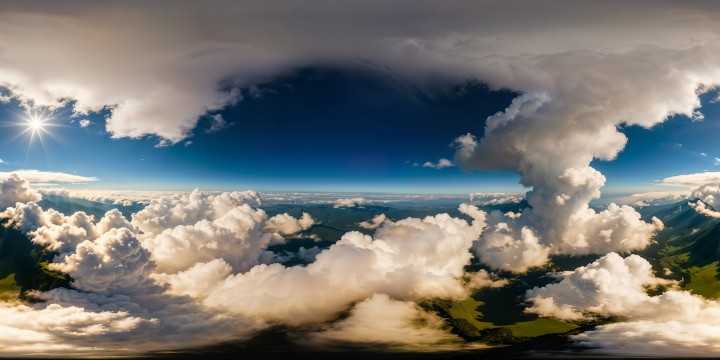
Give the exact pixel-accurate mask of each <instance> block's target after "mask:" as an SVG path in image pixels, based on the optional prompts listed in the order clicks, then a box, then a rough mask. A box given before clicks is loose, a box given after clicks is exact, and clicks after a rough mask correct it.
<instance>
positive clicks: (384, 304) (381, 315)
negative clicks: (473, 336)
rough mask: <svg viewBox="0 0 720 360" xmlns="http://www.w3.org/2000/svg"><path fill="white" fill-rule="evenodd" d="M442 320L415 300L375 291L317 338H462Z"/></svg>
mask: <svg viewBox="0 0 720 360" xmlns="http://www.w3.org/2000/svg"><path fill="white" fill-rule="evenodd" d="M444 326H445V324H444V322H443V321H442V319H440V318H439V317H438V316H437V315H435V314H432V313H428V312H425V311H423V310H422V309H421V308H420V307H419V306H418V305H417V304H415V303H414V302H411V301H398V300H393V299H391V298H390V297H389V296H387V295H385V294H375V295H373V296H372V297H370V298H369V299H367V300H364V301H362V302H360V303H358V304H357V305H355V307H354V308H353V309H352V310H351V311H350V316H349V317H348V318H347V319H344V320H342V321H340V322H339V323H337V324H333V325H332V326H331V327H330V328H328V329H326V330H325V331H323V332H321V333H318V334H315V336H314V337H315V340H320V341H323V340H325V341H327V340H332V341H347V342H354V343H375V344H378V343H380V344H395V345H397V344H402V345H414V346H419V345H432V344H436V343H438V342H440V341H448V340H455V341H458V340H460V338H458V337H457V336H454V335H450V334H448V333H447V332H446V331H445V330H444V329H443V327H444Z"/></svg>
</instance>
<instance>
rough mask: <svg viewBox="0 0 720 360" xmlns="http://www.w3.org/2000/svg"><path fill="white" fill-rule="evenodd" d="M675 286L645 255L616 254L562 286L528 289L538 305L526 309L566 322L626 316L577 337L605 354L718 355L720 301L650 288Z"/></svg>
mask: <svg viewBox="0 0 720 360" xmlns="http://www.w3.org/2000/svg"><path fill="white" fill-rule="evenodd" d="M672 284H673V282H672V281H669V280H665V279H662V278H658V277H655V275H654V274H653V272H652V266H651V265H650V263H649V262H647V261H646V260H645V259H643V258H641V257H640V256H637V255H630V256H628V257H626V258H622V257H621V256H620V255H618V254H615V253H610V254H608V255H606V256H603V257H602V258H600V259H598V260H597V261H595V262H593V263H591V264H589V265H587V266H582V267H579V268H577V269H575V271H573V272H570V273H569V274H565V275H563V278H562V280H561V281H560V282H559V283H555V284H550V285H547V286H545V287H542V288H535V289H533V290H530V291H528V293H527V295H526V296H527V298H528V300H529V301H530V302H531V303H532V306H531V307H529V308H528V309H527V310H526V311H528V312H531V313H536V314H539V315H541V316H553V317H556V318H560V319H565V320H578V319H585V318H588V317H593V316H597V315H601V316H620V317H623V318H625V319H626V320H624V321H621V322H617V323H613V324H608V325H601V326H598V327H597V328H596V330H593V331H589V332H585V333H583V334H580V335H576V336H574V339H575V340H579V341H580V342H581V343H584V344H587V345H589V346H593V347H599V349H597V351H599V352H601V353H610V354H616V355H625V356H627V355H639V354H642V355H644V356H662V357H667V356H717V354H718V353H719V352H720V347H718V346H717V339H718V335H717V334H718V330H719V327H718V323H720V303H719V302H717V301H714V300H707V299H705V298H703V297H701V296H697V295H693V294H691V293H689V292H687V291H679V290H668V291H665V292H664V293H662V294H660V295H654V296H652V295H648V292H647V288H648V287H653V286H657V285H672Z"/></svg>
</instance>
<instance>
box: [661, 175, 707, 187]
mask: <svg viewBox="0 0 720 360" xmlns="http://www.w3.org/2000/svg"><path fill="white" fill-rule="evenodd" d="M661 184H662V185H667V186H682V187H688V188H696V187H700V186H703V185H714V184H720V172H702V173H695V174H687V175H677V176H671V177H668V178H665V179H663V180H662V181H661Z"/></svg>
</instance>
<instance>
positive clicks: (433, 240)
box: [0, 190, 505, 356]
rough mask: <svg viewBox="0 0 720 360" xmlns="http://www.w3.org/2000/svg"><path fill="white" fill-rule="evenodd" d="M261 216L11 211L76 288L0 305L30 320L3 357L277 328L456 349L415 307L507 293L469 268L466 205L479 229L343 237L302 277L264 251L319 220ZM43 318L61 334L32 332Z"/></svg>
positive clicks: (247, 210) (221, 205)
mask: <svg viewBox="0 0 720 360" xmlns="http://www.w3.org/2000/svg"><path fill="white" fill-rule="evenodd" d="M259 203H260V199H259V198H258V196H257V194H256V193H255V192H252V191H245V192H226V193H204V192H202V191H199V190H195V191H193V192H190V193H185V194H177V195H173V196H168V197H161V198H159V199H155V200H153V201H151V202H150V203H148V204H147V206H146V207H145V208H144V209H143V210H141V211H139V212H137V213H135V214H133V216H132V221H128V220H127V219H125V217H123V216H122V214H121V213H120V212H119V211H118V210H112V211H109V212H107V213H106V214H105V215H104V216H103V217H102V218H100V219H99V220H96V219H95V218H94V217H93V216H90V215H87V214H85V213H83V212H76V213H74V214H71V215H64V214H62V213H59V212H57V211H55V210H52V209H50V210H44V209H42V208H41V207H40V206H38V205H37V204H36V203H34V202H28V203H18V204H16V205H15V206H14V207H10V208H8V209H7V210H6V211H4V212H3V213H0V217H3V218H6V219H8V221H7V222H6V223H5V225H6V226H14V227H16V228H18V229H20V230H21V231H23V232H25V233H27V235H28V237H29V238H30V240H31V241H32V242H33V243H35V244H37V245H40V246H43V247H44V248H46V249H47V250H48V251H53V252H55V253H56V254H57V255H56V256H55V257H54V258H53V260H52V262H51V263H50V264H48V268H49V269H52V270H55V271H60V272H63V273H66V274H68V275H69V276H70V277H71V279H72V282H71V286H72V287H73V288H72V289H55V290H51V291H48V292H33V293H31V294H30V295H31V296H32V297H34V298H35V299H36V300H38V302H36V303H35V304H34V305H32V307H30V306H29V305H9V304H2V305H0V313H2V312H3V311H4V310H6V311H7V312H9V313H11V314H12V316H7V317H6V319H14V320H18V319H20V320H23V321H22V322H21V323H18V324H14V323H11V322H8V321H4V320H2V319H0V328H2V329H4V330H6V333H8V334H18V336H20V335H22V336H24V339H30V340H28V343H27V344H24V343H20V342H18V343H16V345H13V346H9V347H7V348H0V349H2V351H0V353H2V354H26V351H28V350H27V349H29V348H30V347H33V346H34V347H36V348H39V349H46V350H47V351H48V352H52V353H57V354H59V355H65V356H68V355H85V354H93V355H98V354H104V355H111V354H127V353H128V352H129V351H130V352H139V351H147V350H153V349H171V348H174V347H179V346H193V345H200V344H209V343H215V342H219V341H223V340H228V339H231V338H238V337H240V338H242V337H243V336H247V335H248V334H251V333H253V332H254V331H256V330H257V329H260V328H263V327H265V326H267V325H268V324H273V323H285V324H291V325H297V324H319V325H322V326H321V327H320V328H321V329H323V331H321V333H318V334H316V336H315V338H316V339H324V341H329V340H331V339H332V340H335V341H353V342H375V341H376V340H377V336H376V335H373V334H377V333H382V332H385V333H387V334H395V335H397V336H395V335H393V337H386V342H390V343H393V344H396V343H403V344H412V345H417V344H430V343H433V342H435V341H440V340H443V339H452V338H454V337H453V336H451V335H448V334H446V333H445V332H444V331H443V328H442V321H440V320H439V319H438V318H437V317H435V316H434V315H430V314H428V313H426V312H424V311H422V310H420V309H419V308H418V307H417V305H415V304H414V303H412V302H413V301H418V300H421V299H425V298H432V297H442V298H454V299H459V298H463V297H465V296H467V295H468V294H469V293H470V291H471V290H472V289H476V288H478V287H484V286H502V285H504V283H505V282H503V281H502V280H498V279H497V278H496V277H495V276H494V275H492V274H489V273H488V272H486V271H484V270H483V271H479V272H467V271H466V269H465V267H466V265H468V264H469V263H470V260H471V258H472V253H471V252H470V249H471V246H472V243H473V241H475V239H477V237H478V236H479V234H480V233H481V232H482V231H483V228H484V226H485V222H484V220H485V213H484V212H482V211H480V210H478V209H477V208H476V207H474V206H471V205H465V204H463V205H461V206H460V207H459V210H460V212H461V213H463V214H464V216H465V217H467V218H469V219H471V222H468V221H467V220H465V219H460V218H453V217H450V216H449V215H447V214H439V215H435V216H428V217H426V218H423V219H417V218H407V219H403V220H400V221H397V222H392V221H389V220H385V221H383V222H382V224H381V225H379V227H378V228H377V229H376V231H375V234H374V235H373V236H372V237H371V236H367V235H363V234H361V233H359V232H349V233H347V234H345V235H344V236H343V237H342V239H341V240H340V241H338V242H337V243H335V244H333V245H332V246H331V247H330V248H328V249H324V250H321V249H319V248H318V247H314V248H310V249H305V248H301V249H300V250H298V251H297V254H294V256H295V257H298V258H304V259H305V261H306V262H308V264H307V265H302V266H291V267H286V266H283V265H281V264H278V263H272V262H273V261H274V260H277V259H278V255H279V256H280V257H282V256H289V255H290V254H273V253H271V252H269V251H267V246H268V245H269V244H270V243H271V242H272V241H273V239H277V237H279V236H281V235H280V234H290V233H291V232H292V231H296V230H301V229H304V228H307V227H308V226H311V224H313V223H314V219H312V217H310V215H308V214H304V215H303V217H301V218H300V219H296V218H292V217H290V216H289V215H287V214H280V215H276V216H273V217H269V218H268V216H267V215H266V214H265V212H264V211H263V210H262V209H258V208H256V207H255V206H259ZM290 295H292V298H293V301H287V299H288V298H289V296H290ZM351 309H353V310H351ZM347 310H351V316H350V317H349V318H346V319H344V320H340V321H335V320H336V319H337V317H338V316H339V315H340V314H341V313H342V312H344V311H347ZM55 311H57V313H55ZM44 312H47V314H48V315H52V316H55V322H54V323H53V324H54V325H53V326H55V327H49V326H46V325H45V323H43V322H32V321H30V320H27V321H26V320H25V319H31V318H32V316H37V315H40V314H44ZM51 312H52V313H51ZM24 313H28V314H27V316H26V317H24V316H25V315H24ZM65 313H67V314H69V315H68V316H64V315H62V314H65ZM366 316H373V317H374V318H365V317H366ZM375 316H384V318H377V317H375ZM28 321H29V322H28ZM327 321H333V322H334V323H333V324H332V325H327V324H324V325H323V323H324V322H327ZM418 321H419V322H421V323H422V324H419V323H418ZM91 322H96V323H95V325H89V324H90V323H91ZM368 326H372V330H373V331H369V330H368V329H367V327H368ZM61 329H62V330H63V331H61ZM401 333H404V334H405V336H403V337H400V336H399V334H401ZM403 339H404V340H403ZM0 344H3V343H2V340H0ZM128 349H131V350H128Z"/></svg>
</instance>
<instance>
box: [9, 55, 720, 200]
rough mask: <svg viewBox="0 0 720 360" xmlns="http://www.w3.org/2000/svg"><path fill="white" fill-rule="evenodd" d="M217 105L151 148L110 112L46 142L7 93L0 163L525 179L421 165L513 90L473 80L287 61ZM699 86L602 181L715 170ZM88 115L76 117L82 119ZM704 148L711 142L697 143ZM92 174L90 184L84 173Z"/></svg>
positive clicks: (356, 181)
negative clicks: (218, 126)
mask: <svg viewBox="0 0 720 360" xmlns="http://www.w3.org/2000/svg"><path fill="white" fill-rule="evenodd" d="M242 93H243V99H242V101H240V102H239V103H238V104H237V105H235V106H232V107H230V108H227V109H225V110H223V111H220V112H218V113H217V114H220V115H222V116H223V118H224V119H225V121H226V122H227V124H228V126H227V127H225V128H224V129H222V130H220V131H215V132H209V131H208V130H209V129H210V127H211V126H212V120H211V119H210V117H207V118H204V119H202V121H201V123H200V125H199V126H198V128H196V129H195V131H194V135H193V136H192V138H190V140H189V142H183V143H179V144H176V145H174V146H168V147H161V148H157V147H155V145H156V144H157V143H158V139H157V138H153V137H148V138H144V139H111V138H110V136H109V134H108V133H106V132H105V130H104V116H105V115H106V114H90V115H89V116H85V117H75V118H72V117H70V115H71V112H70V110H69V109H61V110H59V111H56V112H54V113H52V114H51V115H52V117H53V120H52V121H51V122H52V123H53V124H55V125H57V126H52V127H48V131H49V134H45V135H43V141H44V145H45V146H44V149H43V147H41V146H40V143H39V142H38V141H35V142H34V143H33V144H29V136H27V134H26V135H23V136H20V137H17V135H18V134H19V133H20V132H22V131H23V130H24V127H22V126H13V125H11V124H13V123H17V122H22V120H21V118H22V117H23V116H24V114H23V111H22V109H21V108H20V107H19V106H18V104H17V103H13V102H9V103H5V104H2V105H0V123H1V124H2V125H3V126H2V127H0V132H1V133H0V159H2V160H3V161H4V162H5V163H4V164H0V171H11V170H15V169H38V170H46V171H59V172H66V173H72V174H78V175H84V176H94V177H98V178H100V179H101V180H100V181H98V182H96V183H93V184H90V185H89V186H90V187H94V188H102V189H163V190H173V189H191V188H195V187H200V188H205V189H246V188H252V189H256V190H261V191H368V192H406V193H416V192H430V193H459V192H475V191H517V190H520V189H521V188H520V186H519V185H518V184H517V179H518V177H517V175H515V174H512V173H493V172H473V173H466V172H463V171H461V170H460V169H458V168H457V167H450V168H444V169H432V168H426V167H422V166H413V164H414V163H418V164H423V163H425V162H427V161H431V162H434V163H436V162H437V161H438V160H439V159H440V158H448V159H452V156H453V153H454V149H453V147H452V146H451V143H452V141H453V139H454V138H455V137H457V136H459V135H462V134H465V133H468V132H471V133H473V134H476V135H481V134H482V129H483V126H484V120H485V118H486V117H487V116H488V115H492V114H494V113H496V112H498V111H502V110H504V109H505V107H506V106H507V105H508V104H509V103H510V101H511V100H512V99H513V97H514V96H516V94H514V93H512V92H510V91H489V90H488V89H487V88H486V87H484V86H483V85H481V84H478V83H473V82H468V83H465V84H459V85H456V86H447V85H443V86H437V87H433V86H427V85H426V86H424V87H423V88H422V89H421V88H419V87H417V86H415V85H413V84H412V83H410V82H408V81H406V80H404V79H402V78H400V77H399V76H397V75H396V74H395V73H393V72H392V71H390V70H388V69H384V68H378V67H375V66H372V65H368V64H358V65H356V66H352V67H344V68H338V67H332V66H322V67H320V66H317V67H308V68H303V69H299V70H297V71H295V72H292V73H287V74H280V75H277V76H276V77H274V78H272V79H270V80H268V81H267V82H265V83H263V84H261V85H258V86H255V87H253V88H245V89H243V90H242ZM714 96H716V94H715V93H713V94H709V95H707V96H705V97H704V105H703V108H702V111H703V112H704V113H705V116H706V118H705V120H704V121H701V122H692V121H690V120H689V119H687V118H686V117H680V116H678V117H673V118H671V119H670V120H668V121H667V122H665V123H663V124H661V125H659V126H657V127H655V128H653V129H651V130H647V129H642V128H638V127H629V128H625V129H623V131H624V132H625V133H626V134H627V135H628V137H629V139H630V140H629V142H628V146H627V148H626V149H625V150H624V151H623V152H622V153H621V154H620V155H619V157H618V159H617V160H615V161H611V162H595V163H594V164H593V166H595V167H597V168H598V169H599V170H600V171H601V172H603V173H604V174H605V175H606V176H607V178H608V186H607V188H606V190H607V191H608V192H636V191H645V190H650V189H651V188H652V187H653V183H654V181H655V180H659V179H662V178H664V177H667V176H672V175H677V174H683V173H693V172H701V171H704V170H714V169H715V167H716V165H714V160H713V159H714V158H715V157H720V149H718V146H717V135H716V134H717V131H718V127H720V106H719V105H718V104H714V103H711V101H710V100H712V98H713V97H714ZM82 119H87V120H90V122H91V123H90V125H89V126H87V127H84V128H83V127H80V125H79V121H80V120H82ZM702 154H705V155H702ZM83 187H88V185H83Z"/></svg>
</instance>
